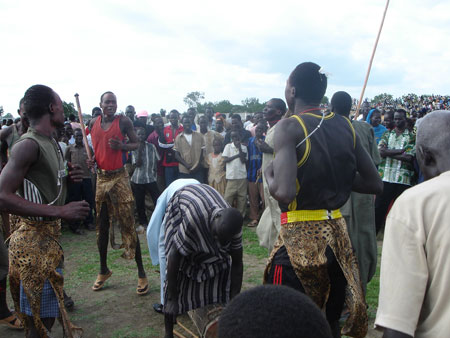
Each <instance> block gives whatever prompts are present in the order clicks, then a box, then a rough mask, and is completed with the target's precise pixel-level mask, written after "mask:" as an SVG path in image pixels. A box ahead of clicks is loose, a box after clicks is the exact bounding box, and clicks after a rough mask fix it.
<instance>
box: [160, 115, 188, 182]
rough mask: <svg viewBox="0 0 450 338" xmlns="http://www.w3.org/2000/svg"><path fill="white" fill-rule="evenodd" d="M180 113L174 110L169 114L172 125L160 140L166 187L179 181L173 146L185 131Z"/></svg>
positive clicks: (165, 129)
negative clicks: (180, 120) (180, 122)
mask: <svg viewBox="0 0 450 338" xmlns="http://www.w3.org/2000/svg"><path fill="white" fill-rule="evenodd" d="M179 117H180V113H179V112H178V111H177V110H175V109H173V110H171V111H170V113H169V122H170V125H169V126H166V127H164V133H163V135H162V136H161V137H160V139H159V146H160V147H161V148H163V149H164V156H163V162H162V164H163V167H164V176H165V177H164V178H165V181H166V186H167V187H168V186H169V185H170V183H172V182H173V181H175V180H176V179H178V175H179V171H178V162H177V161H176V159H175V152H174V151H173V146H174V143H175V138H176V137H177V136H178V134H180V133H181V132H182V131H183V126H180V124H179Z"/></svg>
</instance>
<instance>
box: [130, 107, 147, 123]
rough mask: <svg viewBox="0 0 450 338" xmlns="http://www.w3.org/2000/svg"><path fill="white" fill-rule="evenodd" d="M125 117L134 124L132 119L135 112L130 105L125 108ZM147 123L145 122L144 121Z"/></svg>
mask: <svg viewBox="0 0 450 338" xmlns="http://www.w3.org/2000/svg"><path fill="white" fill-rule="evenodd" d="M125 116H126V117H128V118H129V119H130V120H131V122H134V119H135V117H136V110H135V109H134V107H133V106H132V105H129V106H127V107H126V108H125ZM145 122H146V123H147V121H145Z"/></svg>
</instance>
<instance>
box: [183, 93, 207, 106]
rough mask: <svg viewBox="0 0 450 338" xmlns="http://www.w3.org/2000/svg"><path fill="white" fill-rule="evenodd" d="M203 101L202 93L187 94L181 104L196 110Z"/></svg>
mask: <svg viewBox="0 0 450 338" xmlns="http://www.w3.org/2000/svg"><path fill="white" fill-rule="evenodd" d="M204 99H205V93H204V92H190V93H188V94H187V95H186V96H185V97H184V99H183V102H184V103H185V104H186V105H187V106H188V107H189V108H191V107H194V108H197V107H198V105H199V104H200V101H201V100H204Z"/></svg>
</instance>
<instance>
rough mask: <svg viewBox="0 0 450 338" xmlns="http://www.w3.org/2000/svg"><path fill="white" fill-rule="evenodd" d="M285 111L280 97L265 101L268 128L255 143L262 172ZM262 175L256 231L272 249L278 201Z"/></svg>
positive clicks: (267, 162) (266, 245)
mask: <svg viewBox="0 0 450 338" xmlns="http://www.w3.org/2000/svg"><path fill="white" fill-rule="evenodd" d="M285 113H286V103H284V101H283V100H282V99H279V98H272V99H270V100H269V101H267V103H266V105H265V107H264V109H263V116H264V119H265V120H266V121H267V123H268V124H269V129H268V130H267V132H266V137H265V139H256V140H255V144H256V146H257V147H258V148H259V150H260V151H261V152H262V153H263V154H262V166H261V171H262V173H264V171H265V170H266V168H267V167H268V166H269V164H270V163H271V162H272V161H273V146H274V145H273V136H274V133H275V126H276V125H277V123H278V122H279V121H280V120H281V118H282V117H283V116H284V114H285ZM262 176H263V187H264V205H265V207H266V208H265V209H264V212H263V214H262V216H261V218H260V219H259V223H258V227H257V229H256V233H257V235H258V238H259V243H260V245H261V246H264V247H266V248H267V249H269V251H272V248H273V245H274V244H275V241H276V239H277V237H278V232H279V231H280V214H281V211H280V207H279V206H278V201H277V200H276V199H274V198H273V197H272V196H271V195H270V192H269V187H268V185H267V181H266V180H265V179H264V175H262Z"/></svg>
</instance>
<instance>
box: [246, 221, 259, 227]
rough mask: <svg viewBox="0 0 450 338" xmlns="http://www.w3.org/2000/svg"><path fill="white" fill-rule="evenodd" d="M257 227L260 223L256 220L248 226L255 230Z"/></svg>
mask: <svg viewBox="0 0 450 338" xmlns="http://www.w3.org/2000/svg"><path fill="white" fill-rule="evenodd" d="M257 225H258V221H257V220H256V219H254V220H253V221H251V222H250V223H248V224H247V226H248V227H249V228H254V227H255V226H257Z"/></svg>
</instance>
